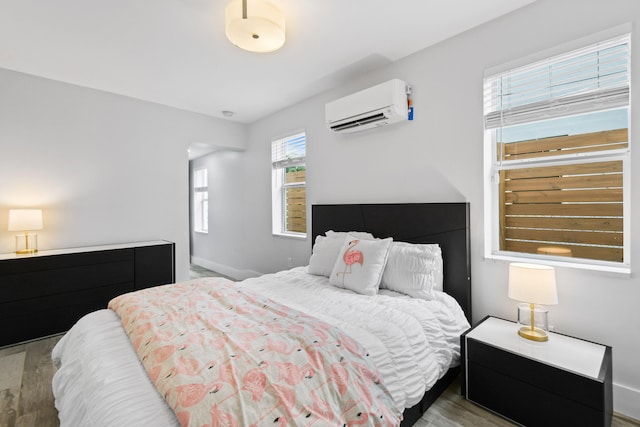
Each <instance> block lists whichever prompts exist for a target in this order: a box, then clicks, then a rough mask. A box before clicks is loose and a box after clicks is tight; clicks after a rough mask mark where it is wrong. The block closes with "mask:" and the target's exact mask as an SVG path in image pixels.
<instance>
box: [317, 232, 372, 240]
mask: <svg viewBox="0 0 640 427" xmlns="http://www.w3.org/2000/svg"><path fill="white" fill-rule="evenodd" d="M324 234H325V236H327V237H339V238H341V239H343V240H344V238H345V237H347V236H353V237H355V238H356V239H361V240H374V239H375V237H373V234H371V233H367V232H366V231H349V232H344V231H333V230H329V231H327V232H326V233H324Z"/></svg>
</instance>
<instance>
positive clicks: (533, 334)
mask: <svg viewBox="0 0 640 427" xmlns="http://www.w3.org/2000/svg"><path fill="white" fill-rule="evenodd" d="M518 335H520V336H521V337H522V338H526V339H528V340H531V341H538V342H544V341H549V336H548V335H547V333H546V332H545V331H544V330H542V329H540V328H532V327H529V326H523V327H522V328H520V329H519V330H518Z"/></svg>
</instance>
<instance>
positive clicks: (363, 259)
mask: <svg viewBox="0 0 640 427" xmlns="http://www.w3.org/2000/svg"><path fill="white" fill-rule="evenodd" d="M392 240H393V239H391V238H388V239H379V240H364V239H358V238H356V237H354V236H349V235H348V236H347V237H346V238H345V240H344V243H343V244H342V247H341V248H340V252H339V255H338V259H337V260H336V263H335V265H334V266H333V271H332V272H331V276H329V283H331V284H332V285H334V286H337V287H340V288H345V289H349V290H352V291H354V292H357V293H359V294H363V295H375V294H377V293H378V287H379V286H380V280H382V272H383V271H384V267H385V265H386V263H387V257H388V256H389V248H390V247H391V242H392Z"/></svg>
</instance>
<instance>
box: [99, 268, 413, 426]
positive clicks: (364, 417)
mask: <svg viewBox="0 0 640 427" xmlns="http://www.w3.org/2000/svg"><path fill="white" fill-rule="evenodd" d="M109 308H111V309H112V310H114V311H115V312H116V313H117V314H118V315H119V317H120V319H121V321H122V325H123V327H124V329H125V330H126V332H127V334H128V335H129V338H130V340H131V343H132V344H133V347H134V348H135V350H136V351H137V353H138V357H139V358H140V360H141V361H142V364H143V365H144V367H145V369H146V371H147V373H148V375H149V377H150V378H151V381H152V382H153V383H154V385H155V387H156V388H157V390H158V392H159V393H160V395H161V396H163V397H164V399H165V400H166V402H167V403H168V404H169V406H171V407H172V409H173V410H174V412H175V413H176V416H177V418H178V420H179V422H180V423H181V425H183V426H198V427H202V426H262V425H269V426H272V425H299V426H313V425H315V426H325V425H357V424H365V425H371V426H373V425H375V426H395V425H398V424H399V423H400V420H401V412H402V411H401V408H398V407H397V406H396V405H395V404H394V401H393V399H392V397H391V395H390V393H389V391H388V390H387V388H386V387H385V386H384V384H383V383H382V381H381V378H380V374H379V373H378V371H377V369H376V367H375V365H374V364H373V362H372V360H371V358H370V357H369V354H368V353H367V350H366V349H365V348H363V347H362V346H361V345H360V344H358V343H357V342H356V341H354V340H353V339H351V338H350V337H349V336H347V335H345V334H344V333H343V332H341V331H340V330H339V329H338V328H336V327H334V326H331V325H329V324H328V323H325V322H323V321H320V320H318V319H316V318H314V317H311V316H309V315H306V314H304V313H302V312H299V311H296V310H294V309H291V308H289V307H287V306H285V305H282V304H278V303H276V302H274V301H272V300H270V299H268V298H266V297H264V296H262V295H259V294H257V293H254V292H252V291H251V290H249V289H246V288H243V287H241V286H237V285H236V284H234V283H233V282H231V281H229V280H226V279H222V278H216V279H207V280H206V281H189V282H185V283H181V284H174V285H167V286H160V287H156V288H150V289H145V290H142V291H138V292H134V293H130V294H125V295H122V296H119V297H117V298H115V299H113V300H112V301H111V302H110V303H109Z"/></svg>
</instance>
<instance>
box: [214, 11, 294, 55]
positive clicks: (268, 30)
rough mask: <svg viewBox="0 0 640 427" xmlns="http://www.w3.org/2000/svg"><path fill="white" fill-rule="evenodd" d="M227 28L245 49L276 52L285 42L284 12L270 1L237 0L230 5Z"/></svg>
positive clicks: (237, 44) (231, 38)
mask: <svg viewBox="0 0 640 427" xmlns="http://www.w3.org/2000/svg"><path fill="white" fill-rule="evenodd" d="M247 2H248V3H250V4H249V5H248V6H249V7H247ZM225 32H226V34H227V38H228V39H229V40H230V41H231V43H233V44H235V45H236V46H238V47H239V48H241V49H244V50H248V51H250V52H273V51H275V50H278V49H280V48H281V47H282V45H284V39H285V37H284V15H283V14H282V12H280V9H278V8H277V7H275V6H274V5H272V4H271V3H269V2H266V1H262V0H260V1H258V0H234V1H232V2H231V3H229V5H227V9H226V13H225Z"/></svg>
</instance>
